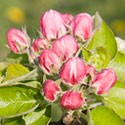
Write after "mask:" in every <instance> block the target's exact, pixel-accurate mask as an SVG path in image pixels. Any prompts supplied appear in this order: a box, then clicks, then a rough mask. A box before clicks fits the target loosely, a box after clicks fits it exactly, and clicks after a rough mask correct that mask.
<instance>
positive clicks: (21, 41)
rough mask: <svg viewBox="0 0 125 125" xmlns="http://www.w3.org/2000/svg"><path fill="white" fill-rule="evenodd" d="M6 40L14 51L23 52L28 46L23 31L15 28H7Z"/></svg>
mask: <svg viewBox="0 0 125 125" xmlns="http://www.w3.org/2000/svg"><path fill="white" fill-rule="evenodd" d="M7 41H8V45H9V47H10V49H11V50H12V51H13V52H15V53H24V52H25V51H26V48H27V47H28V44H27V40H26V37H25V35H24V33H23V32H22V31H20V30H18V29H15V28H11V29H9V30H8V32H7Z"/></svg>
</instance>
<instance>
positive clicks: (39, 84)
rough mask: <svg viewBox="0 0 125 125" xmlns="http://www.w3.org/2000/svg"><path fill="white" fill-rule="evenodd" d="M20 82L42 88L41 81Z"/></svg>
mask: <svg viewBox="0 0 125 125" xmlns="http://www.w3.org/2000/svg"><path fill="white" fill-rule="evenodd" d="M20 84H25V85H28V86H31V87H34V88H38V89H41V87H42V85H41V83H40V82H39V81H26V82H22V83H20Z"/></svg>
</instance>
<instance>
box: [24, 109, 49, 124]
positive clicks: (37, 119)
mask: <svg viewBox="0 0 125 125" xmlns="http://www.w3.org/2000/svg"><path fill="white" fill-rule="evenodd" d="M23 119H24V120H25V123H26V125H47V123H48V122H49V121H50V118H49V117H48V116H46V109H42V110H36V111H33V112H30V113H29V114H27V115H26V116H24V118H23Z"/></svg>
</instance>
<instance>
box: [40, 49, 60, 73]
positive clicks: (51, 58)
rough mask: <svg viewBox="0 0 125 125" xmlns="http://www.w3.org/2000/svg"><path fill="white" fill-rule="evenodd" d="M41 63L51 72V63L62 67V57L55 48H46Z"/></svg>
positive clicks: (42, 53) (41, 55)
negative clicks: (60, 57)
mask: <svg viewBox="0 0 125 125" xmlns="http://www.w3.org/2000/svg"><path fill="white" fill-rule="evenodd" d="M39 64H40V66H41V68H42V69H44V70H45V71H46V72H47V73H49V72H50V66H51V65H54V66H55V67H57V68H60V59H59V57H58V56H57V55H56V53H55V52H54V51H53V50H51V49H45V50H43V51H42V52H41V54H40V57H39Z"/></svg>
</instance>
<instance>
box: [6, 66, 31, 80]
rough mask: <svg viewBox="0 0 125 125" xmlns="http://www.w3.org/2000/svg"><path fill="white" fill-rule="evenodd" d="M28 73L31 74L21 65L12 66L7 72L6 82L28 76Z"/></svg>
mask: <svg viewBox="0 0 125 125" xmlns="http://www.w3.org/2000/svg"><path fill="white" fill-rule="evenodd" d="M27 73H29V70H28V69H27V68H26V67H24V66H22V65H21V64H10V65H9V66H8V69H7V72H6V79H5V81H7V80H10V79H14V78H17V77H20V76H23V75H26V74H27Z"/></svg>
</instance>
